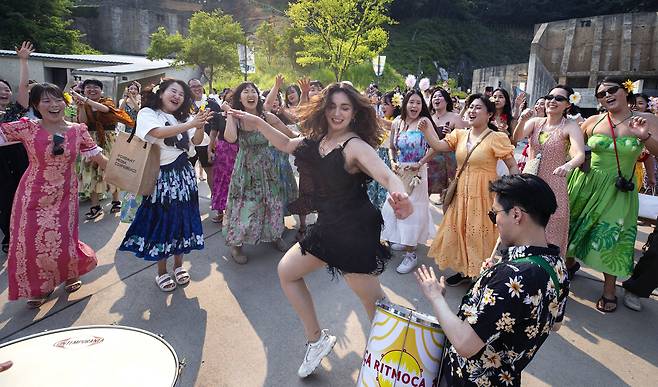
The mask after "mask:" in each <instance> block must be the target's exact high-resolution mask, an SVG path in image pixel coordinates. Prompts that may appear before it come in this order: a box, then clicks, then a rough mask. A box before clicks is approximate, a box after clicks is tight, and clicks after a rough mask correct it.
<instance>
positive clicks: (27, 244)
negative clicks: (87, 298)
mask: <svg viewBox="0 0 658 387" xmlns="http://www.w3.org/2000/svg"><path fill="white" fill-rule="evenodd" d="M3 137H4V139H3ZM3 140H6V141H20V142H22V143H23V145H24V146H25V149H26V150H27V154H28V158H29V160H30V165H29V166H28V168H27V170H26V171H25V174H23V177H22V178H21V181H20V183H19V185H18V190H17V191H16V196H15V199H14V206H13V209H12V215H11V230H12V232H11V241H10V243H9V255H8V273H9V275H8V277H9V300H17V299H19V298H40V297H42V296H45V295H47V294H48V293H50V292H51V291H52V290H53V289H54V288H55V287H56V286H57V285H59V284H61V283H63V282H65V281H66V280H68V279H74V278H77V277H79V276H81V275H83V274H85V273H88V272H89V271H91V270H92V269H93V268H95V267H96V263H97V261H96V254H95V253H94V251H93V250H92V249H91V248H90V247H89V246H87V245H86V244H84V243H82V242H80V241H79V240H78V179H77V176H76V173H75V165H76V158H77V157H78V154H81V155H82V156H93V155H95V154H98V153H100V151H101V149H100V148H99V147H97V146H96V144H95V143H94V141H93V140H92V138H91V136H90V135H89V132H87V127H86V126H85V125H84V124H76V125H73V126H72V127H71V128H70V129H69V130H68V131H67V132H66V133H65V134H64V142H63V143H62V147H63V148H64V154H62V155H54V154H53V136H52V135H51V134H50V133H49V132H48V131H46V130H45V129H43V128H42V127H41V125H40V124H39V123H38V122H37V121H30V120H28V119H27V118H23V119H21V120H20V121H17V122H13V123H9V124H3V125H2V130H1V131H0V143H2V142H3Z"/></svg>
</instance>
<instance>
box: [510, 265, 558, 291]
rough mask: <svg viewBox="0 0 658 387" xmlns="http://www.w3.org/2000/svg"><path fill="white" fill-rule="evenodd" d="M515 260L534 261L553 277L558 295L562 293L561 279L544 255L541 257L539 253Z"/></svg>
mask: <svg viewBox="0 0 658 387" xmlns="http://www.w3.org/2000/svg"><path fill="white" fill-rule="evenodd" d="M514 262H519V263H534V264H535V265H538V266H539V267H541V268H542V269H544V271H545V272H546V273H548V275H549V276H550V277H551V280H552V281H553V285H554V286H555V290H556V291H557V294H558V296H559V295H560V281H559V280H558V278H557V273H555V270H554V269H553V268H552V267H551V265H549V264H548V262H546V260H545V259H544V258H542V257H539V256H537V255H535V256H532V257H527V258H521V259H515V260H514Z"/></svg>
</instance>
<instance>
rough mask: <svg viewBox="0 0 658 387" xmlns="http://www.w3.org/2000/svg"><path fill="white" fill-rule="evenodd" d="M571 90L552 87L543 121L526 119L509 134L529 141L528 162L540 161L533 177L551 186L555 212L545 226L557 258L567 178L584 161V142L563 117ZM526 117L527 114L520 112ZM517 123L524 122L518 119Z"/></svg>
mask: <svg viewBox="0 0 658 387" xmlns="http://www.w3.org/2000/svg"><path fill="white" fill-rule="evenodd" d="M573 94H574V90H573V89H572V88H571V87H569V86H565V85H557V86H555V87H554V88H553V89H552V90H551V92H550V93H549V94H548V95H547V96H545V97H543V98H544V101H545V102H544V103H545V111H546V116H547V117H546V118H544V117H535V118H532V119H530V120H527V122H526V124H525V126H524V127H523V129H521V128H517V130H516V131H515V132H514V134H513V138H514V140H515V141H519V140H520V139H521V138H528V139H529V145H530V148H529V152H528V157H529V158H528V160H530V159H532V158H535V157H538V156H539V158H540V160H541V161H540V163H539V170H538V171H537V175H538V176H539V177H541V178H542V179H544V181H546V182H547V183H548V185H550V186H551V189H553V192H554V193H555V197H556V198H557V211H555V213H554V214H553V215H552V216H551V219H550V220H549V222H548V226H546V238H547V239H548V242H549V243H551V244H554V245H556V246H558V247H559V248H560V256H562V257H564V256H565V254H566V253H567V247H568V239H569V195H568V194H567V175H568V174H569V172H571V170H572V169H574V168H576V167H578V166H580V164H582V163H583V161H585V141H584V140H583V134H582V132H581V130H580V127H579V126H578V124H577V123H576V121H574V120H571V119H569V118H567V114H568V113H569V111H570V109H571V108H572V106H573V104H572V103H571V101H570V99H572V96H573ZM524 114H525V115H527V116H529V115H531V114H532V112H531V111H526V112H524ZM521 120H526V117H522V118H521Z"/></svg>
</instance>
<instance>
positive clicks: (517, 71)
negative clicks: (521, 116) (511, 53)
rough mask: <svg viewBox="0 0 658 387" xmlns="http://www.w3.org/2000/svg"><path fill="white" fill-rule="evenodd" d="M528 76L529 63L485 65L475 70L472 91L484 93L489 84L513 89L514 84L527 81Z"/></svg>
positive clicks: (517, 84) (509, 89)
mask: <svg viewBox="0 0 658 387" xmlns="http://www.w3.org/2000/svg"><path fill="white" fill-rule="evenodd" d="M527 78H528V64H527V63H518V64H511V65H504V66H493V67H485V68H480V69H475V70H473V82H472V83H471V91H472V92H473V93H482V92H484V88H485V87H487V86H493V87H494V88H497V87H502V88H504V89H506V90H508V91H510V92H511V91H512V87H513V86H519V85H520V83H521V82H523V83H525V82H526V80H527Z"/></svg>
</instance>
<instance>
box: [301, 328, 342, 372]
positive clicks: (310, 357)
mask: <svg viewBox="0 0 658 387" xmlns="http://www.w3.org/2000/svg"><path fill="white" fill-rule="evenodd" d="M334 345H336V336H332V335H330V334H329V331H328V330H327V329H323V330H322V333H321V334H320V339H319V340H318V341H316V342H315V343H308V344H306V354H305V355H304V361H303V362H302V365H301V366H299V370H298V371H297V375H299V377H300V378H305V377H307V376H309V375H310V374H311V373H312V372H313V371H315V369H316V368H317V366H318V365H319V364H320V362H321V361H322V359H323V358H324V357H325V356H327V355H328V354H329V352H331V349H332V348H333V347H334Z"/></svg>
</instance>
